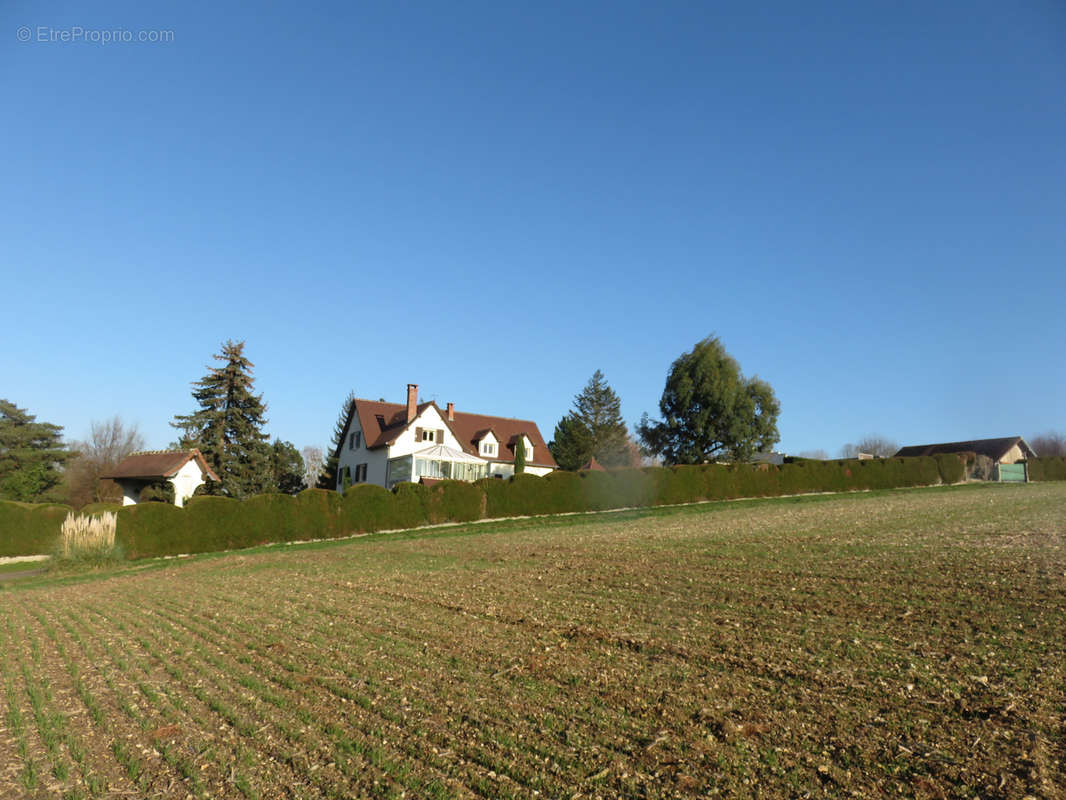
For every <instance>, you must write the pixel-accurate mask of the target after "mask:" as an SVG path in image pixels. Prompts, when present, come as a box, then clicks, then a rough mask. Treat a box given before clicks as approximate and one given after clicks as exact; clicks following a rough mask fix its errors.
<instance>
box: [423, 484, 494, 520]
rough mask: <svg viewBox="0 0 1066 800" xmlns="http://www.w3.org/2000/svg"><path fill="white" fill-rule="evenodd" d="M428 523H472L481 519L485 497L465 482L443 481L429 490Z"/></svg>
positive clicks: (473, 486)
mask: <svg viewBox="0 0 1066 800" xmlns="http://www.w3.org/2000/svg"><path fill="white" fill-rule="evenodd" d="M428 496H429V503H428V510H429V515H428V521H429V522H432V523H438V522H470V521H471V520H475V519H481V514H482V500H483V498H484V495H483V494H482V492H481V489H479V488H478V487H477V486H475V485H474V484H472V483H466V482H465V481H441V482H440V483H438V484H437V485H436V486H434V487H433V488H432V489H430V490H429V493H428Z"/></svg>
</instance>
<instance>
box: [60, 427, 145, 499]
mask: <svg viewBox="0 0 1066 800" xmlns="http://www.w3.org/2000/svg"><path fill="white" fill-rule="evenodd" d="M71 449H73V450H76V451H77V453H78V455H77V457H76V458H75V459H74V460H73V461H72V462H71V463H70V466H68V467H67V476H68V480H69V483H70V504H71V505H72V506H74V507H75V508H81V507H82V506H84V505H87V504H89V503H99V502H119V501H121V500H122V490H121V489H120V488H119V486H118V484H117V483H115V482H114V481H108V480H101V478H100V476H101V475H104V474H106V473H107V472H108V471H110V470H111V468H112V467H114V466H115V465H116V464H118V462H120V461H121V460H122V459H124V458H125V457H126V456H128V455H129V454H130V453H135V452H136V451H138V450H143V449H144V437H143V436H141V432H140V431H139V430H137V425H136V424H134V425H126V423H124V422H123V421H122V419H121V418H120V417H119V416H118V415H115V416H114V417H112V418H111V419H109V420H104V421H103V422H97V421H95V420H94V421H93V422H92V423H90V428H89V438H88V439H86V440H85V441H83V442H73V443H72V444H71Z"/></svg>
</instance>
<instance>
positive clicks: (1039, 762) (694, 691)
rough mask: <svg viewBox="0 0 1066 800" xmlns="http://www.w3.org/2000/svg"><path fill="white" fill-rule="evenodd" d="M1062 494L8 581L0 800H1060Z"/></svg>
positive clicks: (648, 523) (951, 494) (1002, 495)
mask: <svg viewBox="0 0 1066 800" xmlns="http://www.w3.org/2000/svg"><path fill="white" fill-rule="evenodd" d="M1064 545H1066V485H1052V484H1042V485H1041V484H1036V485H1029V486H1016V487H999V486H988V487H981V488H969V487H964V488H958V489H947V490H916V491H901V492H891V493H884V494H879V495H851V496H840V497H820V498H816V499H804V500H797V499H784V500H776V501H756V502H746V503H723V504H715V505H705V506H699V507H690V508H685V509H671V510H661V511H649V512H639V513H637V512H633V513H623V514H615V515H604V516H598V517H597V516H590V517H570V518H565V519H555V520H550V521H546V520H526V521H516V522H510V523H505V524H495V523H493V524H490V525H476V526H469V527H465V528H460V529H449V530H445V531H443V532H440V531H438V532H433V533H422V534H418V535H406V536H395V535H394V536H381V537H368V538H364V539H358V540H353V541H349V542H343V543H331V544H329V545H319V546H311V547H288V548H276V549H268V550H262V551H257V552H246V553H239V554H231V555H225V556H220V557H211V558H201V559H193V560H188V561H171V562H166V564H165V565H164V566H159V565H158V564H156V565H153V566H150V567H148V568H142V569H126V570H124V571H119V572H116V573H114V574H112V575H109V576H96V577H93V578H92V579H90V580H79V581H78V582H71V581H69V580H66V581H63V580H59V581H50V582H49V581H45V582H42V581H41V579H40V578H36V579H34V580H36V581H37V583H35V584H32V585H27V584H25V583H16V584H13V585H7V584H4V585H0V797H3V798H9V797H10V798H24V797H31V798H32V797H49V798H51V797H69V798H90V797H108V798H111V797H116V798H117V797H168V798H169V797H176V798H184V797H188V796H191V797H220V798H241V797H246V798H256V797H261V798H275V797H278V798H321V797H328V798H345V797H364V796H365V797H410V798H445V797H456V798H467V797H486V798H496V797H542V798H557V797H562V798H579V797H584V798H594V797H601V798H615V797H631V798H666V797H695V796H709V795H722V796H760V797H823V796H836V797H882V796H893V797H895V796H908V797H915V796H917V797H928V798H945V797H978V796H980V797H982V798H1024V797H1026V796H1031V797H1036V798H1058V797H1063V796H1064V791H1066V789H1064V787H1066V547H1064Z"/></svg>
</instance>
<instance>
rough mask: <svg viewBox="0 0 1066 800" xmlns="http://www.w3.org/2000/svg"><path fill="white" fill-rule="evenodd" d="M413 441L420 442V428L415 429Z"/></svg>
mask: <svg viewBox="0 0 1066 800" xmlns="http://www.w3.org/2000/svg"><path fill="white" fill-rule="evenodd" d="M415 441H416V442H421V441H422V429H421V428H415Z"/></svg>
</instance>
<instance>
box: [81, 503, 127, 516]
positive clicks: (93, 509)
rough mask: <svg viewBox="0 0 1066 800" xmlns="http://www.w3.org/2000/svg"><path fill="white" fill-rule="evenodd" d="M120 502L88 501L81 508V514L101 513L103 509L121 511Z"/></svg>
mask: <svg viewBox="0 0 1066 800" xmlns="http://www.w3.org/2000/svg"><path fill="white" fill-rule="evenodd" d="M121 510H122V503H89V504H88V505H86V506H83V507H82V509H81V513H82V514H102V513H103V512H105V511H116V512H117V511H121Z"/></svg>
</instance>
